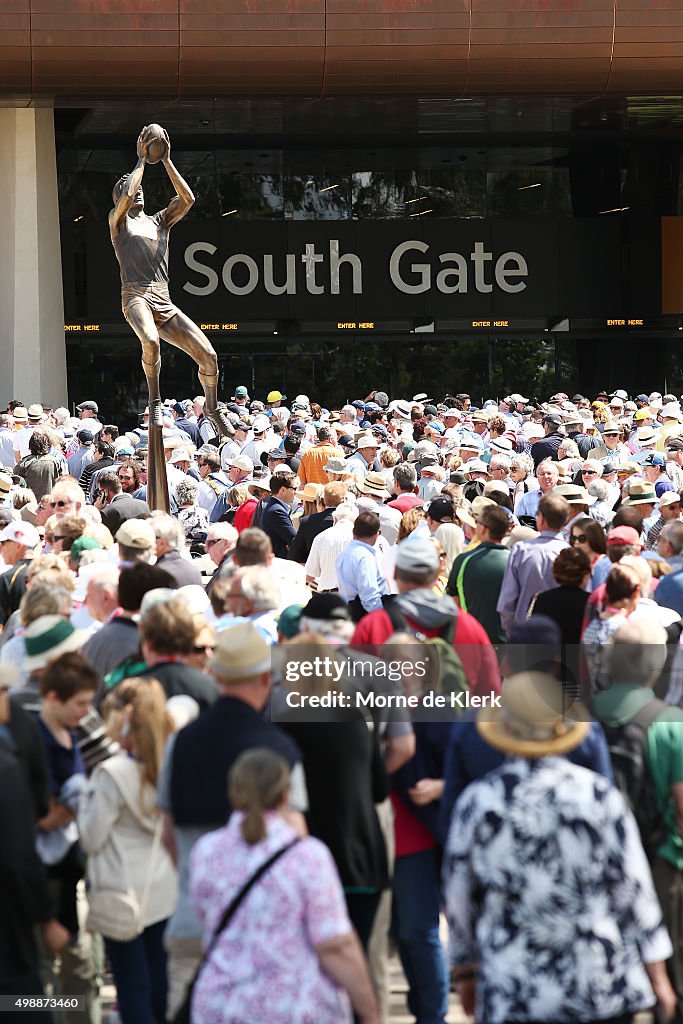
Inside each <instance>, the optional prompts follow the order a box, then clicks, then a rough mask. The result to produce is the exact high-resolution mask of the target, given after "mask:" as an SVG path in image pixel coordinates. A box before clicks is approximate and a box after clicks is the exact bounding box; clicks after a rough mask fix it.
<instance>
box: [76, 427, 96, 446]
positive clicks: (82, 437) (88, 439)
mask: <svg viewBox="0 0 683 1024" xmlns="http://www.w3.org/2000/svg"><path fill="white" fill-rule="evenodd" d="M94 436H95V435H94V434H93V432H92V430H79V431H78V433H77V434H76V437H77V438H78V440H79V441H80V442H81V444H92V440H93V437H94Z"/></svg>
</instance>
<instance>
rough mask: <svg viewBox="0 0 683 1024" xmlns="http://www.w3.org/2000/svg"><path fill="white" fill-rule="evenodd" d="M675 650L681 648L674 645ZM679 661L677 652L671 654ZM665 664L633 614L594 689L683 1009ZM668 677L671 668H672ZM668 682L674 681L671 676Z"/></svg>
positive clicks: (681, 825)
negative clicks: (603, 685) (607, 680)
mask: <svg viewBox="0 0 683 1024" xmlns="http://www.w3.org/2000/svg"><path fill="white" fill-rule="evenodd" d="M678 651H679V653H680V652H681V648H680V647H679V648H678ZM676 657H677V659H678V657H679V655H678V654H677V656H676ZM665 663H666V633H665V631H664V629H663V628H662V627H661V626H659V625H658V624H657V623H656V622H655V621H654V620H653V619H652V618H650V617H649V616H647V617H645V616H643V618H637V619H631V620H629V621H627V622H625V623H624V624H623V625H622V626H620V627H619V629H618V630H617V632H616V633H615V634H614V638H613V641H612V645H611V651H610V666H611V677H612V685H611V686H609V687H608V689H606V690H604V691H602V692H600V693H597V694H596V695H595V697H594V699H593V711H594V714H595V716H596V718H597V719H598V721H600V722H601V723H602V726H603V729H604V730H605V736H606V738H607V743H608V746H609V748H610V752H611V754H612V763H613V767H614V781H615V784H616V786H617V788H618V789H620V790H621V793H622V795H623V796H624V797H625V799H626V801H627V803H628V804H629V805H630V807H631V809H632V810H633V812H634V814H635V816H636V820H637V821H638V825H639V828H640V832H641V838H642V840H643V846H644V847H645V851H646V852H647V853H648V855H649V856H650V858H651V864H652V877H653V880H654V883H655V888H656V890H657V896H658V897H659V902H660V905H661V908H662V914H663V917H664V923H665V924H666V926H667V928H668V929H669V934H670V935H671V941H672V944H673V956H672V957H671V959H670V960H669V962H668V963H667V970H668V973H669V976H670V978H671V982H672V985H673V987H674V989H675V991H676V996H677V1004H678V1013H677V1014H676V1019H677V1020H680V1019H681V1013H682V1012H683V931H682V930H681V928H680V916H679V907H680V895H681V893H683V850H682V844H681V834H682V832H683V746H682V745H681V735H683V733H682V732H681V730H682V729H683V711H682V710H681V708H680V707H672V706H670V705H671V702H672V697H676V698H677V699H680V697H681V696H683V690H681V692H680V694H672V688H671V687H670V688H669V692H668V693H667V696H666V700H667V702H668V703H664V702H663V701H661V700H658V699H657V698H656V697H655V696H654V694H653V692H652V691H653V687H654V686H655V685H656V684H657V682H658V680H659V677H660V675H661V672H662V669H663V668H664V665H665ZM672 675H673V673H672ZM672 682H673V680H672Z"/></svg>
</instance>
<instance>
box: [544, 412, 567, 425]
mask: <svg viewBox="0 0 683 1024" xmlns="http://www.w3.org/2000/svg"><path fill="white" fill-rule="evenodd" d="M541 422H542V423H550V424H551V426H553V427H559V426H560V424H561V423H562V417H561V416H560V414H559V412H547V413H546V414H545V416H544V417H543V419H542V421H541Z"/></svg>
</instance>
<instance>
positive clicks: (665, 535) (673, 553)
mask: <svg viewBox="0 0 683 1024" xmlns="http://www.w3.org/2000/svg"><path fill="white" fill-rule="evenodd" d="M657 554H658V555H660V557H661V558H665V559H666V560H667V562H668V563H669V565H670V566H671V568H672V569H673V571H674V572H678V570H679V569H683V522H681V521H680V520H674V521H673V522H670V523H666V524H665V525H664V526H663V527H662V531H661V533H660V534H659V538H658V540H657Z"/></svg>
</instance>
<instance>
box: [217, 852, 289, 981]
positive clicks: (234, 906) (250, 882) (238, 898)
mask: <svg viewBox="0 0 683 1024" xmlns="http://www.w3.org/2000/svg"><path fill="white" fill-rule="evenodd" d="M298 842H299V837H297V838H296V839H293V840H292V841H291V843H287V845H286V846H283V847H281V849H279V850H276V851H275V853H274V854H273V855H272V857H269V858H268V859H267V860H265V861H264V862H263V864H261V866H260V867H259V868H257V869H256V871H255V872H254V874H253V875H252V876H251V878H248V879H247V881H246V882H245V883H244V885H243V886H242V888H241V889H240V890H239V892H238V893H237V894H236V895H235V896H234V897H233V899H232V900H231V901H230V903H229V904H228V906H227V907H226V908H225V911H224V912H223V916H222V917H221V919H220V921H219V922H218V926H217V927H216V930H215V932H214V933H213V935H212V936H211V942H210V943H209V945H208V946H207V947H206V952H205V953H204V956H203V958H202V964H203V963H204V962H205V961H206V960H208V958H209V957H210V956H211V953H212V952H213V949H214V947H215V945H216V943H217V942H218V939H219V938H220V936H221V933H222V932H224V931H225V929H226V928H227V926H228V924H229V923H230V920H231V918H233V917H234V916H235V914H236V912H237V910H238V908H239V906H240V904H241V903H242V902H243V901H244V899H245V897H246V896H247V895H248V893H249V892H250V891H251V889H252V888H253V886H254V885H256V883H257V882H258V880H259V878H261V877H262V876H263V875H265V873H266V871H268V870H269V868H272V866H273V864H274V863H275V861H276V860H279V859H280V857H282V856H283V854H285V853H287V851H288V850H291V848H292V847H293V846H296V844H297V843H298ZM201 966H202V965H200V967H201Z"/></svg>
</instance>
